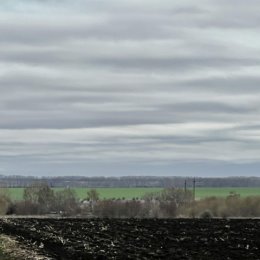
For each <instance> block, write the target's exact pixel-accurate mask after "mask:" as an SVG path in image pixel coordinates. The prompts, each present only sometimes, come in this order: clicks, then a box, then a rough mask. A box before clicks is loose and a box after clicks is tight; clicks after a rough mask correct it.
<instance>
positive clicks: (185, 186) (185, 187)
mask: <svg viewBox="0 0 260 260" xmlns="http://www.w3.org/2000/svg"><path fill="white" fill-rule="evenodd" d="M184 192H185V194H186V193H187V180H186V179H185V182H184Z"/></svg>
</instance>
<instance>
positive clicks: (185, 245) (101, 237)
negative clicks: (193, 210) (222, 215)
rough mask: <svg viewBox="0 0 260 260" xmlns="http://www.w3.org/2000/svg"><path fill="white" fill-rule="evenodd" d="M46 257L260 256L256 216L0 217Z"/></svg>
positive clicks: (8, 230) (4, 228) (0, 226)
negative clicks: (147, 217) (160, 217)
mask: <svg viewBox="0 0 260 260" xmlns="http://www.w3.org/2000/svg"><path fill="white" fill-rule="evenodd" d="M0 230H1V233H2V234H5V235H10V236H14V237H16V239H17V240H18V241H19V243H21V244H22V245H24V246H25V247H27V248H32V250H35V249H36V250H37V251H39V252H40V253H41V254H42V255H45V256H48V257H50V258H51V259H62V260H73V259H75V260H81V259H207V260H208V259H222V260H223V259H234V260H238V259H260V220H249V219H233V220H222V219H209V220H204V219H172V220H166V219H141V220H139V219H35V218H34V219H28V218H24V219H2V220H1V221H0Z"/></svg>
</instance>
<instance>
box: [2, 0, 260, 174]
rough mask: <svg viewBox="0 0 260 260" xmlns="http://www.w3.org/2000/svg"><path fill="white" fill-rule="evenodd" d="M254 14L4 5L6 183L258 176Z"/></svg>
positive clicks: (48, 2)
mask: <svg viewBox="0 0 260 260" xmlns="http://www.w3.org/2000/svg"><path fill="white" fill-rule="evenodd" d="M234 5H235V6H236V9H234ZM257 7H260V6H259V3H258V1H256V0H254V1H252V3H251V4H250V5H249V4H248V3H246V2H245V1H242V0H239V1H233V0H232V1H229V2H226V1H222V0H221V1H215V0H214V1H209V0H203V1H200V4H196V5H194V3H192V2H191V1H190V0H184V1H182V2H176V1H170V0H165V1H159V0H150V1H148V0H145V1H141V2H140V1H137V0H133V1H128V0H120V1H119V0H112V1H101V0H100V1H88V0H87V1H83V0H76V1H73V3H72V2H71V1H67V0H63V1H55V0H45V1H32V0H29V1H16V0H12V1H11V0H8V1H7V0H6V1H2V2H1V4H0V32H1V33H0V94H1V95H0V118H1V120H0V162H1V169H0V171H1V173H6V174H19V173H21V174H40V175H41V174H49V175H50V174H57V175H62V174H70V173H71V174H91V175H95V174H98V175H106V174H107V175H113V174H117V175H127V174H136V175H138V174H145V175H149V174H161V175H169V174H172V173H173V172H174V174H175V175H178V174H186V175H192V174H199V175H207V171H208V172H209V173H208V174H209V175H210V174H212V175H221V173H219V171H223V173H222V174H224V175H228V174H233V175H234V174H235V171H237V172H238V173H239V174H242V175H243V174H250V173H251V172H252V174H254V175H255V174H258V173H256V169H257V167H258V165H259V158H258V157H257V154H259V152H260V125H259V112H260V88H259V85H260V77H259V69H260V55H259V53H260V47H259V46H260V45H259V42H260V36H259V14H258V12H257V11H258V9H259V8H257ZM237 165H240V166H241V165H242V166H241V168H239V167H238V166H237Z"/></svg>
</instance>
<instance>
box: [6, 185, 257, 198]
mask: <svg viewBox="0 0 260 260" xmlns="http://www.w3.org/2000/svg"><path fill="white" fill-rule="evenodd" d="M54 190H55V191H58V190H61V188H54ZM74 190H75V192H76V195H77V197H78V198H80V199H83V198H86V197H87V191H88V190H89V189H88V188H74ZM160 190H162V189H161V188H97V191H98V192H99V194H100V197H101V198H102V199H104V198H106V199H108V198H123V197H124V198H126V199H132V198H136V197H138V198H141V197H142V196H143V195H144V194H145V193H148V192H154V191H160ZM231 191H234V192H236V193H238V194H240V195H241V196H242V197H246V196H257V195H259V196H260V188H248V187H247V188H232V187H230V188H197V189H196V198H197V199H200V198H205V197H210V196H217V197H225V196H227V195H228V194H229V193H230V192H231ZM1 192H2V193H8V194H9V195H10V197H11V198H12V199H13V200H21V199H22V198H23V188H9V189H5V188H2V189H1Z"/></svg>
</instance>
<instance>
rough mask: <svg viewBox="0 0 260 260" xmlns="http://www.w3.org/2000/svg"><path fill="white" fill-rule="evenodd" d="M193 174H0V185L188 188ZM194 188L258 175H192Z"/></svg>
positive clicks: (251, 182)
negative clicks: (100, 175) (181, 175)
mask: <svg viewBox="0 0 260 260" xmlns="http://www.w3.org/2000/svg"><path fill="white" fill-rule="evenodd" d="M193 179H194V177H176V176H173V177H153V176H145V177H142V176H140V177H139V176H127V177H80V176H76V177H75V176H66V177H44V178H38V177H25V176H0V187H28V186H30V185H31V184H32V183H36V182H39V183H41V182H45V183H47V184H48V185H49V186H50V187H86V188H101V187H111V188H115V187H122V188H125V187H130V188H134V187H162V188H167V187H176V188H183V187H184V185H185V181H186V184H187V187H192V184H193ZM196 186H197V187H260V177H227V178H210V177H208V178H204V177H196Z"/></svg>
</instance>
